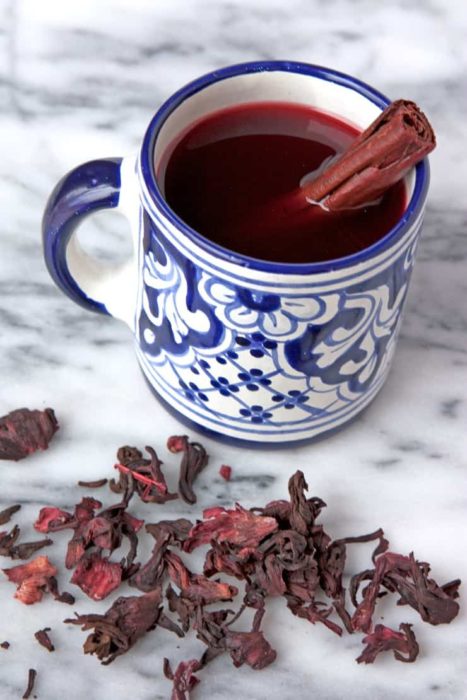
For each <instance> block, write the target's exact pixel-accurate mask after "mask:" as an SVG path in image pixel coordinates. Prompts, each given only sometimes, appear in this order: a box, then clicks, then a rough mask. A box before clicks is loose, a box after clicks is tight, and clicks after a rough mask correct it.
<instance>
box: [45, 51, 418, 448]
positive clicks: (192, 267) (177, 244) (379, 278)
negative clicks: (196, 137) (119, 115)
mask: <svg viewBox="0 0 467 700" xmlns="http://www.w3.org/2000/svg"><path fill="white" fill-rule="evenodd" d="M274 100H276V101H279V102H293V103H298V104H304V105H313V106H314V107H317V108H319V109H323V110H326V111H328V112H332V113H335V114H337V115H340V116H341V117H343V118H344V119H346V120H349V121H351V122H353V123H354V124H356V125H357V126H359V127H362V128H363V127H366V126H367V125H368V124H369V123H370V122H371V121H373V119H374V118H375V117H376V116H377V115H378V114H379V113H380V112H381V110H382V109H384V107H385V106H386V105H387V104H388V102H389V100H388V99H387V98H386V97H384V96H383V95H381V94H380V93H379V92H377V91H376V90H374V89H373V88H371V87H369V86H368V85H366V84H364V83H362V82H360V81H359V80H357V79H355V78H352V77H350V76H348V75H345V74H342V73H339V72H336V71H333V70H330V69H327V68H323V67H319V66H314V65H308V64H303V63H292V62H285V61H268V62H255V63H245V64H240V65H236V66H230V67H227V68H224V69H222V70H218V71H215V72H213V73H210V74H208V75H205V76H203V77H201V78H199V79H198V80H195V81H193V82H191V83H190V84H188V85H187V86H185V87H184V88H182V89H181V90H179V91H178V92H176V93H175V94H174V95H173V96H172V97H170V98H169V99H168V100H167V101H166V102H165V103H164V104H163V106H162V107H161V108H160V110H159V111H158V112H157V113H156V115H155V116H154V117H153V119H152V121H151V122H150V124H149V127H148V129H147V131H146V134H145V136H144V140H143V143H142V147H141V151H140V153H139V155H138V157H136V158H135V157H129V158H124V159H119V158H106V159H102V160H96V161H92V162H89V163H86V164H84V165H80V166H78V167H77V168H76V169H75V170H73V171H72V172H70V173H69V174H68V175H66V176H65V177H64V178H63V179H62V180H61V181H60V182H59V184H58V185H57V187H56V188H55V190H54V191H53V192H52V194H51V196H50V198H49V201H48V203H47V207H46V210H45V214H44V219H43V237H44V254H45V260H46V263H47V267H48V269H49V272H50V274H51V276H52V278H53V279H54V281H55V282H56V284H57V285H58V286H59V287H60V288H61V289H62V290H63V291H64V292H65V293H66V294H67V295H68V296H69V297H71V299H73V300H74V301H75V302H77V303H78V304H80V305H81V306H83V307H84V308H87V309H89V310H92V311H97V312H100V313H107V314H110V315H111V316H114V317H116V318H119V319H121V320H123V321H125V322H126V323H127V324H128V325H129V327H130V329H131V330H132V331H133V333H134V335H135V338H136V351H137V356H138V360H139V363H140V365H141V368H142V371H143V373H144V375H145V378H146V379H147V381H148V383H149V386H150V387H151V389H152V390H153V392H154V393H155V394H156V395H157V396H158V397H159V398H160V399H162V402H163V403H164V404H165V405H166V407H167V408H168V409H169V410H171V411H172V412H175V414H176V415H177V416H178V417H179V419H180V420H181V421H182V422H184V423H189V424H190V425H191V426H193V425H194V426H195V427H196V428H197V429H198V430H202V431H208V432H209V433H210V434H212V436H213V437H217V438H223V439H233V440H234V441H248V442H249V443H250V444H252V445H253V444H254V445H257V446H263V447H271V446H273V445H282V446H285V445H288V444H290V443H295V442H302V441H307V440H311V439H314V438H317V437H321V436H323V435H324V434H328V433H329V432H331V431H334V430H336V429H338V428H340V427H342V426H343V425H345V424H346V423H348V422H349V421H351V420H352V419H353V418H354V417H355V416H357V414H359V413H360V411H362V409H364V408H365V407H366V406H367V405H368V403H369V402H370V401H371V400H372V399H373V398H374V397H375V395H376V394H377V392H378V391H379V390H380V388H381V387H382V385H383V383H384V381H385V379H386V377H387V374H388V371H389V367H390V364H391V360H392V357H393V353H394V349H395V345H396V340H397V335H398V331H399V327H400V323H401V312H402V309H403V305H404V300H405V297H406V294H407V288H408V284H409V279H410V273H411V270H412V266H413V262H414V253H415V248H416V245H417V241H418V238H419V233H420V228H421V223H422V216H423V211H424V207H425V200H426V194H427V189H428V182H429V170H428V162H427V160H426V159H425V160H424V161H423V162H421V163H419V164H418V165H417V166H416V168H414V169H413V170H412V172H411V173H410V174H409V176H408V177H407V178H406V186H407V192H408V205H407V207H406V210H405V212H404V214H403V216H402V217H401V219H400V220H399V222H398V223H397V224H396V226H394V227H393V228H392V229H391V230H390V231H389V232H388V233H387V234H386V235H385V236H384V237H383V238H381V239H380V240H378V241H377V243H375V244H374V245H372V246H371V247H369V248H366V249H365V250H362V251H360V252H358V253H355V254H353V255H350V256H348V257H345V258H340V259H337V260H330V261H328V262H320V263H312V262H311V263H305V262H304V263H303V264H285V263H279V262H278V263H275V262H268V261H262V260H256V259H252V258H248V257H246V256H243V255H241V254H239V253H236V252H234V251H231V250H227V249H225V248H222V247H220V246H218V245H216V244H215V243H213V242H212V241H210V240H209V239H207V238H205V237H204V236H203V235H202V231H201V232H197V231H195V230H193V229H191V228H190V227H189V226H187V225H186V224H185V223H184V222H183V221H182V220H181V219H180V218H179V217H178V216H177V214H176V213H175V212H174V211H172V210H171V209H170V207H169V206H168V204H167V202H166V201H165V200H164V196H163V193H162V189H161V186H160V184H159V183H158V182H157V178H156V172H157V168H158V164H159V162H160V159H161V157H162V156H163V154H164V153H165V151H166V150H167V148H168V147H169V145H170V144H173V143H174V142H175V141H176V140H177V137H179V136H180V134H182V133H183V132H184V131H185V130H186V128H187V127H188V126H189V125H190V124H192V123H193V122H194V121H196V120H198V119H200V118H202V117H203V116H204V115H206V114H209V113H210V112H213V111H216V110H218V109H221V108H226V107H228V106H230V105H234V104H239V103H249V102H259V101H274ZM112 207H115V208H116V209H117V210H120V211H122V212H123V213H124V214H125V215H126V216H127V217H128V219H129V221H130V227H131V233H132V237H133V244H134V251H133V255H132V258H131V259H130V260H129V261H128V262H127V263H126V264H124V265H122V266H120V267H118V268H111V269H110V268H109V267H103V266H101V265H99V264H98V263H97V262H96V261H95V260H93V259H91V258H90V257H89V256H87V255H86V254H85V253H84V252H83V251H82V250H81V249H80V247H79V244H78V242H77V240H76V237H75V236H73V234H74V231H75V229H76V227H77V226H78V225H79V223H80V222H81V221H82V219H83V217H85V216H87V215H88V214H90V213H92V212H95V211H97V210H100V209H106V208H112Z"/></svg>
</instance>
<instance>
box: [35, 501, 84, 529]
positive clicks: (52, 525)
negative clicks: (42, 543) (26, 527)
mask: <svg viewBox="0 0 467 700" xmlns="http://www.w3.org/2000/svg"><path fill="white" fill-rule="evenodd" d="M73 520H74V518H73V515H72V514H71V513H68V512H67V511H66V510H61V509H60V508H54V507H53V506H46V507H45V508H41V509H40V511H39V516H38V518H37V520H36V522H35V523H34V528H35V529H36V530H38V531H39V532H56V531H57V530H62V529H63V528H64V527H67V524H68V523H70V521H73ZM69 527H73V525H72V524H70V525H69Z"/></svg>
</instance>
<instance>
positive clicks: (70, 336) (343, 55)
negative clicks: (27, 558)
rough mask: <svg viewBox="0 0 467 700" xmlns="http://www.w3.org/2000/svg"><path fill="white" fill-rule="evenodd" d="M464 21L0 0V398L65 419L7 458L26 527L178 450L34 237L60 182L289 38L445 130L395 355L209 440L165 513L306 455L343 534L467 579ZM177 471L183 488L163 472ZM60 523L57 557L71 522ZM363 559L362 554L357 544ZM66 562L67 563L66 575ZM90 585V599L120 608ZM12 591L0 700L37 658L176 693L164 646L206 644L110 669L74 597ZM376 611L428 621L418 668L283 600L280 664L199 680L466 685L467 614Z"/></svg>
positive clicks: (1, 626) (355, 699)
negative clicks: (251, 428)
mask: <svg viewBox="0 0 467 700" xmlns="http://www.w3.org/2000/svg"><path fill="white" fill-rule="evenodd" d="M466 29H467V10H466V7H465V5H464V4H463V3H461V2H459V1H458V0H448V1H444V0H425V1H422V0H406V1H405V2H402V1H400V2H398V1H392V0H388V1H387V2H385V3H377V2H374V1H373V0H355V1H353V2H352V1H351V0H329V2H319V0H289V1H288V2H287V3H286V2H283V1H279V0H268V1H267V2H266V0H236V1H235V0H232V1H230V2H228V1H226V0H199V1H196V2H195V1H194V0H191V1H190V0H184V1H183V0H158V2H154V1H153V0H132V1H131V2H130V0H100V1H99V2H95V1H93V0H80V2H79V3H78V2H66V3H65V2H54V1H53V0H42V1H41V2H37V1H36V0H2V1H1V2H0V201H1V213H2V217H1V227H0V329H1V331H0V387H1V391H0V415H2V414H3V413H6V412H7V411H9V410H11V409H12V408H15V407H17V406H20V405H27V406H31V407H44V406H48V405H51V406H53V407H54V408H55V409H56V412H57V415H58V417H59V419H60V423H61V428H60V432H59V434H58V436H57V438H56V441H55V443H54V445H53V449H51V450H50V451H49V452H48V453H45V454H41V455H36V456H33V457H31V458H30V459H28V460H26V461H25V462H23V463H20V464H17V465H16V464H10V463H6V462H5V463H2V464H1V465H0V469H1V474H2V482H1V483H2V489H1V492H0V508H1V507H4V505H3V504H5V505H9V504H11V503H15V502H22V503H23V504H24V505H23V509H22V510H21V511H20V513H19V514H18V516H17V517H16V518H15V522H18V523H19V524H20V525H22V526H24V528H25V537H26V536H31V535H32V534H33V530H32V527H31V522H32V521H33V520H34V518H35V516H36V514H37V512H38V510H39V508H40V507H42V506H44V505H46V504H50V503H54V504H56V505H59V506H62V507H69V506H71V505H72V504H73V503H74V502H75V501H76V500H77V499H78V498H79V497H80V494H81V493H82V492H81V490H80V489H78V487H77V486H75V485H74V484H75V483H76V481H77V480H78V479H79V478H82V479H87V478H88V479H93V478H96V477H99V476H101V475H106V474H107V475H109V476H110V474H111V471H112V470H111V467H112V465H113V461H114V453H115V450H116V448H117V447H118V446H119V445H120V444H121V443H122V442H127V443H129V444H138V445H141V446H142V445H145V444H148V443H149V444H154V445H155V446H159V447H160V448H161V455H162V458H163V459H165V460H166V461H167V463H169V464H170V463H172V464H173V460H171V458H170V456H169V455H168V454H167V452H166V450H165V448H164V444H165V438H166V436H167V435H169V434H171V433H173V432H179V426H178V425H177V424H176V422H175V421H174V420H173V419H172V418H171V417H169V416H167V415H166V414H165V413H164V412H163V411H162V409H160V407H159V406H158V404H157V403H156V402H155V401H154V400H153V398H152V397H151V395H150V394H149V392H148V391H147V389H146V387H145V385H144V382H143V380H142V378H141V376H140V372H139V370H138V368H137V366H136V363H135V360H134V356H133V347H132V340H131V338H130V336H129V333H128V331H127V330H126V328H125V327H124V326H123V325H122V324H119V323H118V322H116V321H113V320H111V319H107V318H103V317H100V316H97V315H92V314H89V313H87V312H85V311H84V310H82V309H80V308H78V307H76V306H74V305H73V304H72V303H71V302H70V301H69V300H68V299H66V298H65V297H64V296H63V295H62V294H61V293H60V292H59V291H58V290H56V289H55V288H54V286H53V284H52V282H51V280H50V279H49V277H48V275H47V272H46V270H45V266H44V264H43V261H42V253H41V247H40V219H41V214H42V210H43V207H44V204H45V201H46V198H47V195H48V193H49V192H50V190H51V188H52V187H53V185H54V184H55V183H56V181H57V180H58V178H59V177H61V175H62V174H63V173H64V172H66V171H67V170H68V169H69V168H71V167H73V166H74V165H76V164H78V163H80V162H82V161H84V160H86V159H90V158H95V157H99V156H107V155H122V154H126V153H131V152H134V151H135V150H136V149H137V148H138V145H139V142H140V139H141V137H142V134H143V132H144V129H145V127H146V124H147V122H148V120H149V118H150V116H151V115H152V113H153V112H154V110H155V109H156V108H157V106H158V105H159V104H160V103H161V101H162V100H164V99H165V98H166V97H168V96H169V95H170V93H171V92H173V91H174V90H175V89H177V88H178V87H180V86H181V85H183V84H184V83H185V82H187V81H188V80H190V79H192V78H194V77H196V76H197V75H200V74H202V73H203V72H206V71H208V70H212V69H214V68H217V67H220V66H223V65H226V64H229V63H235V62H239V61H244V60H252V59H272V58H289V59H295V60H302V61H309V62H314V63H320V64H323V65H329V66H332V67H334V68H337V69H341V70H344V71H346V72H349V73H353V74H355V75H357V76H358V77H360V78H361V79H363V80H365V81H367V82H369V83H370V84H372V85H374V86H376V87H378V88H379V89H381V90H382V91H383V92H385V93H387V94H389V95H390V96H392V97H394V98H396V97H406V98H410V99H415V100H416V101H417V102H419V104H420V105H421V106H422V107H423V108H424V109H425V110H426V112H427V114H428V115H429V117H430V119H431V120H432V122H433V124H434V126H435V129H436V132H437V135H438V144H439V145H438V148H437V150H436V151H435V152H434V154H433V156H432V158H431V165H432V187H431V193H430V200H429V207H428V210H427V214H426V223H425V228H424V233H423V237H422V240H421V243H420V247H419V251H418V257H417V265H416V269H415V271H414V274H413V278H412V283H411V288H410V293H409V298H408V303H407V309H406V314H405V320H404V325H403V328H402V332H401V336H400V341H399V347H398V350H397V354H396V358H395V362H394V368H393V370H392V373H391V375H390V378H389V380H388V383H387V385H386V387H385V388H384V390H383V392H382V393H381V395H380V396H379V397H378V398H377V399H376V401H375V402H374V404H373V405H372V406H371V408H370V410H368V411H367V412H366V413H365V414H364V415H363V416H362V417H361V418H360V419H359V420H358V421H357V422H356V423H355V424H354V425H353V426H352V427H350V428H348V429H346V430H345V431H343V432H342V433H341V434H338V435H336V436H335V437H333V438H331V439H328V440H326V441H324V442H322V443H318V444H316V445H314V446H312V447H304V448H294V449H290V450H288V451H286V452H273V453H270V452H254V453H249V452H247V451H240V450H238V449H235V448H232V447H228V448H224V447H221V446H219V445H217V444H216V443H214V442H211V441H209V440H208V441H205V442H206V443H207V446H208V449H209V452H210V454H211V459H212V464H211V467H210V468H209V469H208V470H207V471H206V472H205V473H204V474H203V475H202V477H201V478H200V480H199V485H198V489H197V490H198V494H199V503H198V505H197V506H196V508H195V509H188V508H186V507H184V506H183V504H181V503H177V504H176V505H173V504H172V505H171V506H170V507H169V506H166V507H165V508H164V510H163V511H162V512H163V516H164V517H170V516H171V515H172V514H176V515H182V514H184V515H188V514H190V515H189V517H190V516H191V517H194V516H195V515H196V514H197V513H199V512H200V510H201V509H202V508H203V507H207V506H210V505H213V504H215V503H218V504H226V505H227V504H231V503H233V502H234V501H235V500H240V501H241V502H242V503H244V504H245V505H256V504H260V503H264V502H266V501H267V500H271V499H273V498H279V497H282V496H284V495H285V494H286V485H287V479H288V477H289V475H290V473H291V472H292V470H293V469H295V468H296V467H298V466H300V467H302V468H303V470H304V472H305V474H306V477H307V480H308V482H309V484H310V487H311V489H312V491H313V493H314V494H317V495H319V496H321V497H322V498H323V499H324V500H325V501H327V502H328V503H329V507H328V508H327V511H326V513H325V522H326V523H327V525H328V528H329V530H330V531H331V532H332V533H333V534H334V535H335V536H336V537H339V536H342V535H344V534H348V533H349V532H353V533H356V534H358V533H360V532H367V531H370V530H373V529H375V528H376V527H378V526H380V525H381V526H383V527H384V529H385V531H386V533H387V535H388V537H389V538H390V540H391V543H392V546H393V548H394V549H395V550H400V551H402V552H409V551H410V550H412V549H413V550H414V551H415V553H416V555H417V556H418V557H419V558H421V559H426V560H428V561H430V562H431V563H432V564H433V572H434V575H435V576H436V577H438V578H439V579H440V580H442V581H445V580H448V579H450V578H453V577H455V576H461V577H463V578H464V579H465V578H467V567H466V558H465V554H464V553H465V551H466V544H467V543H466V536H465V535H466V522H467V518H466V507H467V488H466V486H467V483H466V482H467V479H466V474H467V450H466V440H465V435H466V427H467V303H466V299H467V281H466V280H467V274H466V272H467V267H466V266H467V232H466V229H467V200H466V197H465V186H466V182H467V158H466V157H465V153H466V146H467V121H466V120H465V114H466V109H467V81H466V76H467V48H466V47H467V43H466V42H465V35H466ZM83 238H84V239H85V241H86V243H87V245H89V247H93V249H94V250H96V251H97V253H98V254H99V255H100V256H101V257H104V258H106V257H107V258H108V257H109V251H110V248H111V247H112V248H113V249H114V250H113V252H112V257H115V256H122V255H124V254H125V253H126V251H128V241H127V239H126V229H125V226H124V225H123V224H121V222H119V223H118V224H116V222H115V218H114V217H112V216H110V215H109V216H108V217H107V218H106V216H104V215H103V216H101V217H99V218H98V219H96V220H95V221H94V222H90V223H88V224H86V230H85V231H83ZM94 239H97V241H96V242H94ZM222 463H228V464H231V465H232V466H233V468H234V478H233V480H232V482H230V483H225V482H224V481H222V480H221V479H220V478H219V476H218V467H219V466H220V464H222ZM169 480H170V481H171V484H170V485H171V486H173V485H174V475H173V474H171V475H170V476H169ZM103 498H104V499H105V500H106V502H107V503H110V502H111V500H110V499H109V496H108V494H107V493H104V494H103ZM198 507H199V510H198ZM147 512H148V511H147V510H146V509H145V507H143V506H140V507H139V509H137V511H136V514H138V515H140V516H141V517H146V518H148V515H147ZM156 517H157V516H153V519H156ZM149 519H151V516H149ZM54 539H55V544H54V545H53V546H52V547H51V548H50V549H49V550H48V551H47V554H48V555H49V556H50V557H51V559H52V560H55V561H57V562H59V561H60V559H61V557H62V556H63V551H64V545H65V541H66V536H65V535H64V534H60V535H57V536H56V537H55V538H54ZM460 553H462V555H461V554H460ZM359 557H362V555H355V559H354V558H353V557H352V566H354V567H357V566H358V565H359V564H362V563H364V561H363V559H361V561H360V560H359ZM460 557H461V558H460ZM0 564H1V566H9V565H10V562H9V561H8V560H5V559H2V562H0ZM67 578H68V574H67V575H64V574H61V575H60V577H59V583H60V585H61V586H62V587H66V588H70V589H71V588H73V587H72V586H70V584H69V583H68V581H67ZM77 591H78V592H77V602H76V606H75V608H76V610H79V611H80V612H85V611H91V610H95V611H103V610H105V609H106V608H107V607H108V606H109V601H108V600H106V601H103V602H102V603H92V602H90V601H87V600H85V597H84V595H83V594H81V592H80V591H79V590H78V589H77ZM74 592H75V591H74ZM0 596H1V601H2V619H1V622H0V641H3V639H8V640H9V641H10V643H11V647H10V649H9V650H8V651H6V650H3V649H2V650H0V657H1V662H2V663H1V667H0V697H1V700H15V699H16V698H19V697H21V695H22V693H23V691H24V689H25V686H26V677H27V669H28V668H30V667H34V668H37V670H38V674H39V675H38V680H37V687H36V694H37V697H38V698H40V699H43V700H58V699H59V698H63V697H67V698H68V700H78V699H80V700H81V698H83V697H86V698H88V700H123V699H124V698H128V697H129V689H130V688H131V697H132V698H134V700H158V699H159V698H167V697H169V693H170V690H169V684H168V682H167V681H166V680H165V679H164V678H163V676H162V670H161V659H162V658H163V656H170V658H171V659H172V660H173V661H174V662H176V661H178V660H181V659H182V658H190V657H191V656H192V655H195V654H198V653H199V649H200V644H199V642H197V641H196V640H195V639H192V638H187V639H186V640H182V642H181V643H180V644H179V643H178V641H174V638H173V637H172V636H171V635H169V633H168V632H165V631H163V630H162V631H159V630H158V631H156V632H155V633H152V634H149V635H147V637H146V638H145V639H144V640H143V641H142V642H141V643H140V644H138V646H137V648H135V649H134V650H133V652H132V653H131V654H128V655H127V656H126V657H123V658H121V659H119V660H118V661H117V662H115V664H114V665H113V666H112V667H111V668H110V669H109V668H106V667H103V666H100V665H99V663H98V662H97V661H96V659H94V658H92V657H88V656H84V655H82V654H81V644H82V641H83V638H84V636H83V633H81V632H80V631H79V630H78V629H76V628H71V626H66V625H64V624H63V623H62V620H63V619H64V618H65V617H66V616H67V615H69V614H70V612H71V611H70V610H69V609H68V608H67V607H66V606H62V605H59V604H58V603H56V602H54V601H52V600H50V599H48V598H46V599H44V601H43V602H42V603H41V604H39V605H36V606H33V607H31V608H27V607H25V606H22V605H21V604H20V603H18V601H16V600H14V599H13V586H12V585H11V584H10V583H8V582H7V581H6V580H5V579H4V578H3V577H2V578H1V580H0ZM381 610H382V614H384V615H385V622H386V623H388V624H390V623H391V622H393V623H396V622H397V623H398V622H399V621H401V620H407V621H409V622H413V623H414V625H415V627H416V631H417V637H418V639H419V642H420V645H421V649H422V652H421V655H420V659H419V660H418V661H417V663H416V664H414V665H410V664H409V665H404V664H398V663H397V662H395V661H394V660H393V659H392V657H390V656H387V657H386V658H380V659H378V661H377V662H376V663H375V664H374V665H373V666H368V667H362V666H358V665H357V664H356V663H355V660H354V659H355V657H356V656H357V655H358V654H359V651H360V646H361V644H360V640H359V639H358V638H356V637H355V638H353V637H344V638H343V639H342V640H339V639H337V638H336V637H335V636H334V635H332V634H330V633H329V632H328V631H327V630H326V629H324V628H322V629H321V628H319V627H318V626H312V625H308V624H307V623H305V622H304V621H302V620H298V619H295V618H293V617H291V616H290V614H288V612H287V610H285V609H284V607H283V606H282V605H281V604H280V602H279V601H273V602H272V604H271V611H270V613H269V615H268V617H267V618H266V634H267V636H269V638H270V640H271V642H272V643H273V645H274V646H275V647H276V648H277V650H278V659H277V662H276V663H275V664H274V665H273V666H271V667H270V668H269V669H268V670H266V671H264V672H254V671H251V670H249V669H241V670H236V669H234V668H233V667H232V665H231V663H230V661H229V660H228V659H227V658H219V659H218V660H216V661H215V662H214V663H213V664H212V667H210V668H208V669H207V670H206V671H205V672H204V673H201V674H200V678H201V679H202V682H201V684H200V685H199V687H198V688H197V689H196V691H195V692H194V693H193V698H197V699H199V700H202V699H204V698H210V700H221V699H225V698H232V697H237V696H242V697H244V698H251V699H252V700H263V699H264V700H266V698H268V699H269V700H279V699H280V700H292V699H293V700H308V698H317V699H318V700H396V699H399V698H404V700H425V699H428V700H438V699H440V700H465V699H466V698H467V686H466V680H465V678H466V676H465V661H466V651H467V644H466V636H467V635H466V622H465V613H462V614H461V615H460V617H459V618H458V619H457V620H456V621H455V623H453V624H452V625H450V626H446V627H442V626H441V627H437V628H434V627H430V626H428V625H424V624H422V623H421V622H420V621H419V620H418V619H416V616H415V614H412V612H411V611H406V610H405V609H404V610H403V614H402V613H401V612H400V611H396V612H394V611H392V612H391V611H390V610H389V607H388V606H385V605H383V607H382V609H381ZM44 626H50V627H52V633H51V634H52V636H53V639H54V642H55V644H56V647H57V651H56V652H54V653H53V654H48V652H47V651H46V650H44V649H43V648H41V647H39V645H38V644H37V642H36V641H35V640H34V637H33V633H34V632H35V631H36V630H38V629H40V628H41V627H44ZM177 646H179V647H180V648H177Z"/></svg>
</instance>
